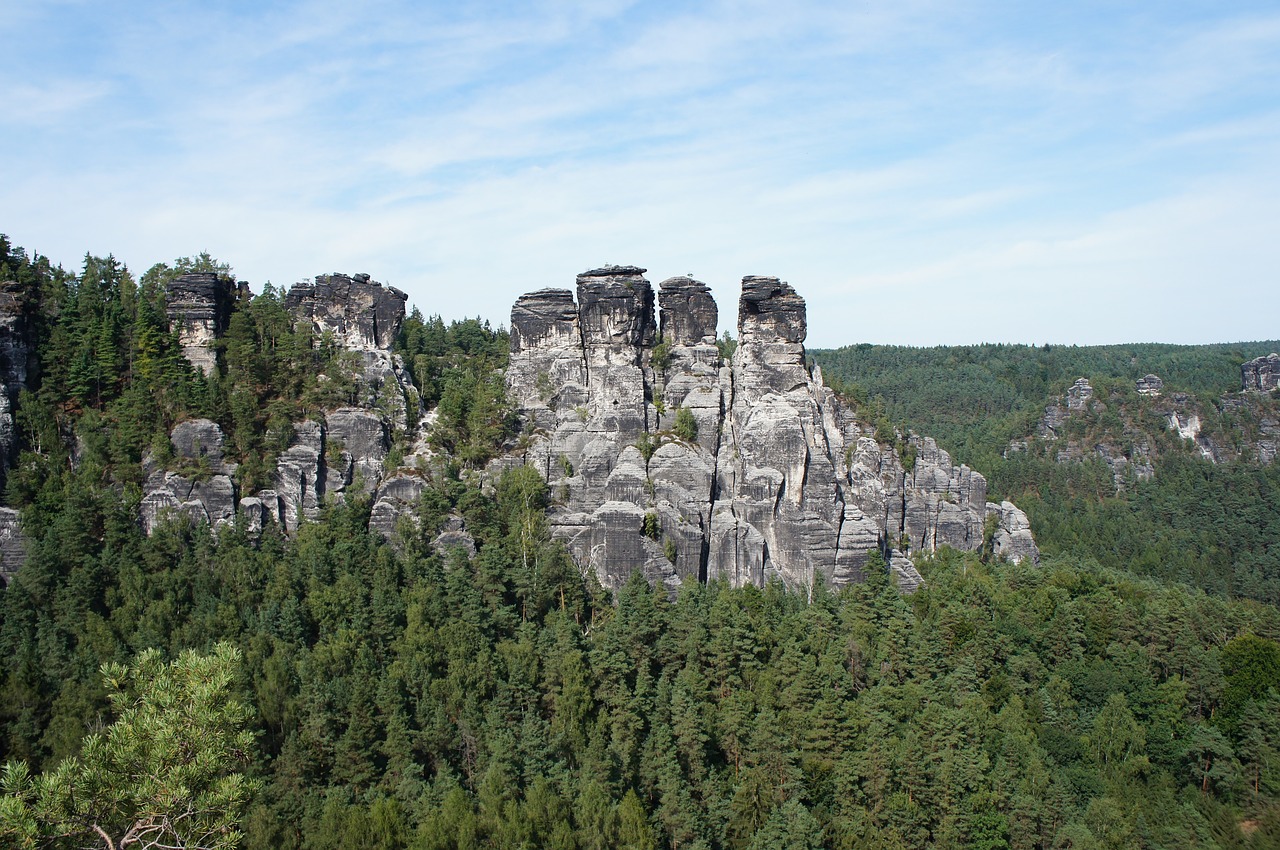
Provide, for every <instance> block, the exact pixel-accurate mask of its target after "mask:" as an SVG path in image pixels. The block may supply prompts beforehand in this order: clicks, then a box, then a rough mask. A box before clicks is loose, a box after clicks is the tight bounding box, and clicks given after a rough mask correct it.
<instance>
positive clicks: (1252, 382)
mask: <svg viewBox="0 0 1280 850" xmlns="http://www.w3.org/2000/svg"><path fill="white" fill-rule="evenodd" d="M1277 387H1280V354H1274V353H1272V354H1268V355H1267V356H1266V357H1255V358H1253V359H1252V360H1250V361H1248V362H1247V363H1244V364H1241V366H1240V388H1241V389H1242V390H1244V391H1246V392H1247V391H1249V390H1256V391H1258V392H1271V391H1272V390H1274V389H1276V388H1277Z"/></svg>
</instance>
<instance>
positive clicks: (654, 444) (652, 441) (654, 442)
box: [636, 431, 662, 463]
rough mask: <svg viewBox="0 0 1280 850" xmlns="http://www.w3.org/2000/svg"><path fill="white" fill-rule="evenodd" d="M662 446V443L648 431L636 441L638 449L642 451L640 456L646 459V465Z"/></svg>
mask: <svg viewBox="0 0 1280 850" xmlns="http://www.w3.org/2000/svg"><path fill="white" fill-rule="evenodd" d="M661 445H662V442H661V441H660V440H659V439H658V438H657V437H655V436H654V435H653V434H650V433H649V432H648V431H645V432H644V433H643V434H641V435H640V439H638V440H636V448H637V449H639V450H640V456H641V457H642V458H644V462H645V463H648V462H649V459H650V458H652V457H653V453H654V452H656V451H657V450H658V447H659V446H661Z"/></svg>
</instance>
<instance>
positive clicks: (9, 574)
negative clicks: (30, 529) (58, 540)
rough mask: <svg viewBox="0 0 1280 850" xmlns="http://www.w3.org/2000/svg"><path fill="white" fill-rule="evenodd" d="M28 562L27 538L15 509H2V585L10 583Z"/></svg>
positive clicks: (0, 559) (0, 573)
mask: <svg viewBox="0 0 1280 850" xmlns="http://www.w3.org/2000/svg"><path fill="white" fill-rule="evenodd" d="M26 560H27V538H26V535H24V534H23V533H22V523H21V521H20V518H19V516H18V512H17V511H16V510H14V509H13V508H0V584H3V585H8V584H9V581H10V580H11V579H12V578H13V577H14V576H15V575H17V573H18V570H20V569H21V568H22V565H23V563H25V562H26Z"/></svg>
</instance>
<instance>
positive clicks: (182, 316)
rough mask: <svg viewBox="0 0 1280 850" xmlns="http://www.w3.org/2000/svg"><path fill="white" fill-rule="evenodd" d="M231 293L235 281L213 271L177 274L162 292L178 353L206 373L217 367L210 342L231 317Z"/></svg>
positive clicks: (233, 291) (233, 298)
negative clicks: (176, 340)
mask: <svg viewBox="0 0 1280 850" xmlns="http://www.w3.org/2000/svg"><path fill="white" fill-rule="evenodd" d="M235 297H236V289H235V284H234V283H233V282H232V281H231V280H230V279H227V278H223V277H219V276H218V275H217V274H214V273H213V272H195V273H192V274H184V275H181V276H180V277H178V278H176V279H175V280H173V281H172V282H171V283H170V284H169V286H168V288H167V290H166V292H165V310H166V312H167V313H168V316H169V325H170V327H173V328H176V329H177V331H178V341H179V342H180V343H181V344H182V353H183V355H184V356H185V357H186V358H187V360H188V361H189V362H190V363H191V365H192V366H194V367H195V368H197V369H199V370H200V371H201V372H203V373H204V374H206V375H210V374H212V373H213V372H214V371H215V370H216V369H217V368H218V353H217V350H216V349H215V348H214V343H215V342H216V341H217V338H218V337H219V336H221V335H222V334H223V332H225V331H226V329H227V324H228V323H229V322H230V321H231V311H232V308H233V306H234V305H235Z"/></svg>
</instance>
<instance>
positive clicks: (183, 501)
mask: <svg viewBox="0 0 1280 850" xmlns="http://www.w3.org/2000/svg"><path fill="white" fill-rule="evenodd" d="M169 442H170V444H171V446H172V449H173V454H174V457H175V458H176V467H177V468H176V470H172V471H171V470H166V469H154V468H153V469H151V470H150V474H149V475H148V476H147V481H146V485H145V488H144V490H145V494H144V495H143V497H142V505H141V514H142V527H143V528H144V529H145V530H146V532H147V533H148V534H150V533H151V532H152V531H154V530H155V528H156V526H157V525H159V524H160V523H162V522H164V521H166V520H168V519H171V518H173V517H174V516H178V515H182V516H186V517H189V518H190V519H192V520H193V521H196V522H203V523H207V524H209V525H211V526H213V527H215V528H217V527H218V526H222V525H229V524H231V523H234V522H235V518H236V504H237V499H236V493H237V488H236V485H235V482H234V480H233V478H232V476H233V475H234V474H235V471H236V465H235V464H234V463H228V462H226V461H225V460H224V458H223V445H224V437H223V434H222V429H221V428H219V427H218V425H217V423H215V422H211V421H210V420H208V419H193V420H191V421H189V422H183V423H180V424H179V425H177V426H175V427H174V429H173V432H172V434H171V435H170V438H169ZM148 466H150V464H149V465H148Z"/></svg>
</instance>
